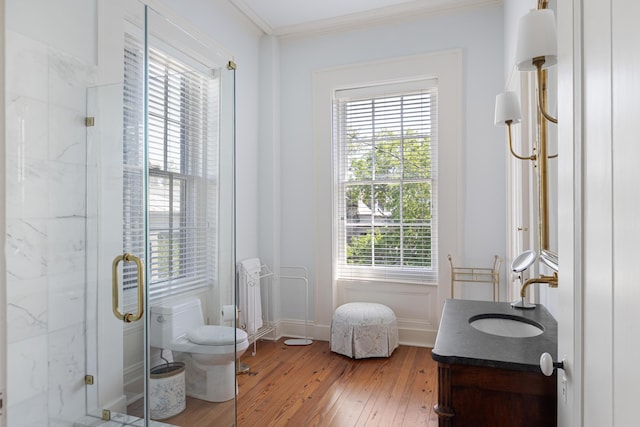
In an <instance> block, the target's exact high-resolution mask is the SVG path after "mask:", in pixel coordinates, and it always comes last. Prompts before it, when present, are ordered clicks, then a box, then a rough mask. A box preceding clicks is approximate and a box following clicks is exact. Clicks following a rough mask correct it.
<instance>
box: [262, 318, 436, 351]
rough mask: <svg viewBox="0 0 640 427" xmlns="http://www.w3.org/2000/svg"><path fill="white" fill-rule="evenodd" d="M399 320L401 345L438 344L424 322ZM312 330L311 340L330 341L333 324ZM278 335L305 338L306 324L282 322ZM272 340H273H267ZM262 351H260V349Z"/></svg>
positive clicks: (434, 333) (277, 338)
mask: <svg viewBox="0 0 640 427" xmlns="http://www.w3.org/2000/svg"><path fill="white" fill-rule="evenodd" d="M397 320H398V336H399V343H400V345H411V346H416V347H428V348H433V346H434V344H435V342H436V332H437V331H434V330H427V331H425V329H424V324H423V322H420V321H413V320H407V319H397ZM309 326H311V328H310V330H311V331H312V333H311V338H312V339H313V340H315V341H326V342H329V341H330V337H331V324H326V325H325V324H322V325H320V324H314V325H309ZM276 330H277V335H276V337H275V339H274V340H279V339H281V338H284V337H288V338H304V337H305V330H304V322H303V321H300V320H290V319H289V320H280V321H279V322H278V323H277V326H276ZM267 340H269V341H270V340H271V339H267ZM258 351H260V349H258Z"/></svg>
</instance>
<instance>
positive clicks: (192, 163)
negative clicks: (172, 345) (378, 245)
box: [123, 35, 219, 300]
mask: <svg viewBox="0 0 640 427" xmlns="http://www.w3.org/2000/svg"><path fill="white" fill-rule="evenodd" d="M142 66H143V50H142V44H141V43H140V42H139V41H138V40H136V39H135V38H134V37H133V36H130V35H127V36H126V38H125V87H124V104H125V114H124V123H125V134H124V157H123V161H124V193H123V194H124V212H123V220H124V247H123V251H124V252H130V253H133V254H135V255H137V256H140V257H143V256H144V241H145V239H144V232H145V230H144V192H143V187H142V173H143V167H142V156H143V137H142V118H141V115H142V114H143V108H142V107H143V104H142V101H143V98H142V90H143V80H142V78H143V68H142ZM148 74H149V77H148V79H149V81H148V87H149V92H148V111H149V114H148V147H149V148H148V150H149V151H148V153H149V154H148V163H149V177H148V197H149V241H148V244H149V257H150V259H149V260H148V271H149V278H148V279H149V280H148V282H149V298H150V299H154V298H158V297H163V296H168V295H174V294H178V293H183V292H189V291H193V290H196V289H199V288H203V287H207V286H210V285H211V284H212V282H213V280H214V277H215V270H216V268H217V263H216V260H217V256H216V252H217V251H216V246H215V242H216V235H215V234H216V224H217V200H218V197H217V191H218V190H217V188H218V186H217V175H218V169H217V158H218V142H217V138H218V130H217V118H218V93H219V90H218V79H216V78H214V77H213V76H212V75H205V74H203V73H201V72H197V71H194V70H192V69H190V67H188V66H187V65H185V64H183V63H181V62H179V61H176V60H175V59H173V58H171V57H170V56H168V55H166V54H164V53H163V52H161V51H159V50H156V49H152V48H151V49H149V65H148ZM123 276H124V277H123V281H124V284H125V288H127V284H129V283H130V284H133V285H134V284H135V270H134V269H133V267H132V266H128V265H125V271H124V273H123ZM125 300H126V296H125Z"/></svg>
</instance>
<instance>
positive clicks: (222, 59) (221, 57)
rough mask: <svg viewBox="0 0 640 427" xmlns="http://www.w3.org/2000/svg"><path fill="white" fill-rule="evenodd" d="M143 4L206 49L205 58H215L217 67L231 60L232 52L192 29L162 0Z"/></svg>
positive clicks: (197, 30)
mask: <svg viewBox="0 0 640 427" xmlns="http://www.w3.org/2000/svg"><path fill="white" fill-rule="evenodd" d="M143 2H144V3H145V4H146V5H147V6H149V7H150V8H151V9H153V10H154V11H155V12H157V13H158V14H160V15H162V16H163V17H164V18H166V20H167V21H169V22H170V23H172V24H173V25H175V26H176V27H178V28H180V29H181V30H182V31H184V32H185V33H186V34H188V35H189V36H191V38H193V40H196V41H197V42H198V43H199V44H201V45H202V46H203V47H204V48H206V49H205V51H206V52H209V54H208V55H207V57H208V58H210V59H213V58H216V59H217V60H216V61H215V62H216V63H217V64H218V66H223V65H225V64H226V63H227V62H228V61H229V60H232V59H233V53H232V52H230V51H229V50H227V49H225V48H224V47H223V46H222V45H220V44H218V43H217V42H216V41H215V40H213V39H211V37H209V36H208V35H207V34H206V33H204V32H202V31H200V30H199V29H198V28H196V27H194V26H193V25H192V24H191V23H190V22H189V21H187V20H186V19H184V18H182V17H180V16H179V15H177V14H176V13H175V12H174V11H173V9H171V8H169V7H167V6H166V5H165V4H164V2H162V0H143ZM211 54H214V56H211ZM211 68H214V67H211Z"/></svg>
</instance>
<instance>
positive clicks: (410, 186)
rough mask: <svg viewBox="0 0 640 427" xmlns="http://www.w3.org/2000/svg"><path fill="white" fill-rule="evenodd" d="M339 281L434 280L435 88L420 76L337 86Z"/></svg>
mask: <svg viewBox="0 0 640 427" xmlns="http://www.w3.org/2000/svg"><path fill="white" fill-rule="evenodd" d="M333 140H334V156H333V157H334V215H335V217H334V218H335V219H334V224H335V229H336V231H337V233H336V236H335V238H336V239H337V242H336V245H335V247H336V248H337V254H336V257H337V275H338V278H339V279H372V280H397V281H408V282H420V283H425V282H433V281H435V280H436V279H437V263H436V262H435V253H436V250H437V227H436V223H437V218H436V213H437V208H436V203H437V194H436V189H437V181H436V180H437V173H436V172H437V87H436V82H435V81H434V80H421V81H415V82H404V83H397V84H385V85H378V86H370V87H358V88H350V89H344V90H337V91H335V96H334V137H333Z"/></svg>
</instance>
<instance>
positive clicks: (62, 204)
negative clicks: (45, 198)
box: [48, 161, 86, 218]
mask: <svg viewBox="0 0 640 427" xmlns="http://www.w3.org/2000/svg"><path fill="white" fill-rule="evenodd" d="M85 173H86V169H85V167H84V165H80V164H70V163H61V162H53V161H52V162H50V164H49V189H48V193H49V210H48V212H49V215H48V216H49V217H50V218H68V217H78V218H84V216H85V215H86V200H85V188H86V181H85Z"/></svg>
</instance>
